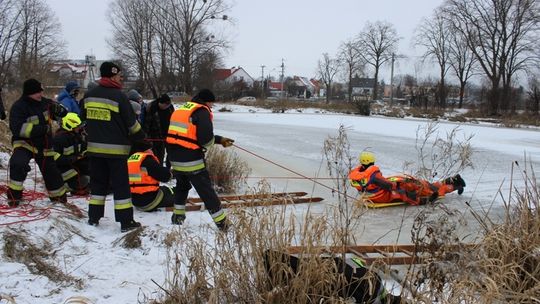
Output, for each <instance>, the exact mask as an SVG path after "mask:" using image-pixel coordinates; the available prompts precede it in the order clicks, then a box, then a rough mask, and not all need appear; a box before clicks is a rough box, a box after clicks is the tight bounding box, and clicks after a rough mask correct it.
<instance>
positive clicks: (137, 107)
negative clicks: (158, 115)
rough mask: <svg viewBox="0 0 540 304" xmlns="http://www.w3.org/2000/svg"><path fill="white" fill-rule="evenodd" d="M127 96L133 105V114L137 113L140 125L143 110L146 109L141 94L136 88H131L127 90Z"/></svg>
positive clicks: (142, 118) (142, 119)
mask: <svg viewBox="0 0 540 304" xmlns="http://www.w3.org/2000/svg"><path fill="white" fill-rule="evenodd" d="M127 97H128V99H129V102H130V103H131V106H132V107H133V111H135V114H136V115H137V120H138V121H139V123H141V125H142V123H143V121H144V111H146V107H145V104H144V101H143V98H142V95H141V94H140V93H139V92H137V90H135V89H132V90H129V91H128V92H127Z"/></svg>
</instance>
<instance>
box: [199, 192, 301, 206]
mask: <svg viewBox="0 0 540 304" xmlns="http://www.w3.org/2000/svg"><path fill="white" fill-rule="evenodd" d="M306 195H307V192H277V193H268V194H263V195H255V194H243V195H220V196H219V199H220V200H234V201H236V200H252V199H269V198H279V197H299V196H306ZM188 203H202V200H201V199H200V198H199V197H192V198H188Z"/></svg>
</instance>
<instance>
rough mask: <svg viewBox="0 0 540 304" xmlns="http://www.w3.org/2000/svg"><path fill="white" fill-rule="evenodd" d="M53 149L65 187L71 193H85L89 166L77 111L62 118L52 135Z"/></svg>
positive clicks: (82, 125)
mask: <svg viewBox="0 0 540 304" xmlns="http://www.w3.org/2000/svg"><path fill="white" fill-rule="evenodd" d="M54 150H55V151H56V152H57V153H58V155H57V157H56V165H57V166H58V169H59V170H60V172H61V173H62V178H63V180H64V183H65V184H66V188H68V190H69V191H70V192H71V194H73V195H87V194H88V193H89V189H88V184H89V182H90V176H89V175H90V168H89V165H88V158H87V157H86V138H85V135H84V124H82V123H81V119H80V117H79V115H77V113H73V112H70V113H68V114H67V115H66V116H64V117H63V118H62V126H61V128H60V129H58V131H56V134H55V136H54Z"/></svg>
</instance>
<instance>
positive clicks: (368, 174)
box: [349, 165, 380, 193]
mask: <svg viewBox="0 0 540 304" xmlns="http://www.w3.org/2000/svg"><path fill="white" fill-rule="evenodd" d="M361 169H363V166H358V167H356V168H354V169H353V170H351V172H350V173H349V180H350V182H351V185H352V186H353V187H355V188H356V189H358V191H363V192H369V193H375V192H377V191H379V190H380V187H379V186H377V185H375V184H373V183H372V182H371V179H372V178H373V175H375V174H376V173H377V172H379V167H377V166H375V165H372V166H370V167H369V168H367V169H365V170H363V171H360V170H361Z"/></svg>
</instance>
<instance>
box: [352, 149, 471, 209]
mask: <svg viewBox="0 0 540 304" xmlns="http://www.w3.org/2000/svg"><path fill="white" fill-rule="evenodd" d="M359 160H360V166H358V167H356V168H354V169H353V170H351V172H350V173H349V180H350V183H351V185H352V186H353V187H355V188H356V189H357V190H358V191H359V192H364V193H365V194H366V195H367V198H368V199H369V200H370V201H372V202H373V203H390V202H395V201H403V202H405V203H408V204H410V205H420V204H424V203H426V202H428V201H431V202H433V201H435V200H436V199H437V198H438V197H440V196H444V195H445V194H446V193H450V192H452V191H454V190H457V191H458V194H461V193H463V187H465V181H464V180H463V179H462V178H461V176H460V175H459V174H457V175H456V176H454V177H451V178H447V179H445V180H444V181H443V182H435V183H429V182H428V181H425V180H420V179H416V178H412V177H398V178H396V179H395V180H390V179H387V178H385V177H384V176H383V175H382V173H381V171H380V170H379V167H378V166H376V165H375V154H373V153H372V152H369V151H363V152H361V153H360V156H359Z"/></svg>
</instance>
